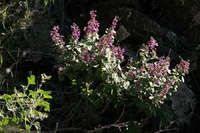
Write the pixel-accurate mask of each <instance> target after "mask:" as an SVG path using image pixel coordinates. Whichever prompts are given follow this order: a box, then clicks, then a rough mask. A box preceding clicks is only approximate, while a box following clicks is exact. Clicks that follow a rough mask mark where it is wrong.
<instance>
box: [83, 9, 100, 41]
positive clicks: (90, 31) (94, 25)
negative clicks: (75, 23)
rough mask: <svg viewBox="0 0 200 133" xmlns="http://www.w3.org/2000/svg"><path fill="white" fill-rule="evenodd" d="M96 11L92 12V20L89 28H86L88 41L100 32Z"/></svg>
mask: <svg viewBox="0 0 200 133" xmlns="http://www.w3.org/2000/svg"><path fill="white" fill-rule="evenodd" d="M95 13H96V10H92V11H90V20H89V22H88V26H87V27H84V31H85V33H86V39H88V38H90V37H92V36H95V35H96V34H97V33H98V31H99V22H98V21H97V20H96V14H95Z"/></svg>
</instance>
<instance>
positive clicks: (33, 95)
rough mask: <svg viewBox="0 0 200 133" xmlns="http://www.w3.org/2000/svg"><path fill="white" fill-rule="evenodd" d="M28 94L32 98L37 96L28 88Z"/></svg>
mask: <svg viewBox="0 0 200 133" xmlns="http://www.w3.org/2000/svg"><path fill="white" fill-rule="evenodd" d="M29 95H30V96H32V98H34V99H35V98H36V97H37V92H35V91H32V90H29Z"/></svg>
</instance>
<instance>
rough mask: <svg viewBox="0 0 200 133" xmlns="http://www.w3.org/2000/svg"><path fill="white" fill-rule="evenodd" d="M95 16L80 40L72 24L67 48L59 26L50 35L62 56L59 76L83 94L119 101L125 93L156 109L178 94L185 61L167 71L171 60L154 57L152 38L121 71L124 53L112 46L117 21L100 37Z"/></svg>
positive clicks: (78, 30) (187, 65) (186, 69)
mask: <svg viewBox="0 0 200 133" xmlns="http://www.w3.org/2000/svg"><path fill="white" fill-rule="evenodd" d="M95 13H96V11H91V12H90V16H91V19H90V20H89V22H88V26H87V27H85V28H84V31H85V36H84V37H83V38H82V39H80V29H79V27H78V26H77V25H76V24H75V23H74V24H73V25H72V26H71V30H72V37H71V41H70V42H69V43H68V44H65V43H64V42H63V39H62V38H63V36H62V35H60V34H59V28H58V26H55V27H54V28H53V30H52V31H51V36H52V40H53V41H54V43H55V44H56V45H57V46H58V47H59V48H60V49H61V50H62V53H63V55H62V58H63V60H62V63H63V66H62V67H61V68H62V69H60V71H62V72H61V73H60V74H61V75H66V76H67V77H68V78H69V79H71V80H72V81H73V83H72V85H73V86H76V87H80V88H81V90H82V93H83V94H87V95H89V96H92V97H93V96H97V97H100V98H107V99H109V98H111V99H112V98H117V99H120V97H121V96H123V94H124V92H128V94H129V95H131V96H134V97H135V98H136V99H138V100H140V101H141V102H142V103H145V104H148V105H150V106H153V107H158V106H159V105H160V104H162V103H163V102H164V100H165V99H166V98H167V97H168V96H170V95H172V94H173V93H174V92H176V91H177V88H178V85H179V83H180V82H181V81H183V77H184V76H185V74H188V69H189V62H188V61H184V60H183V59H182V60H181V63H180V64H178V65H177V66H176V67H175V68H173V69H170V68H169V67H170V57H169V56H167V57H158V56H157V55H156V47H157V46H158V43H157V41H156V40H155V39H154V38H153V37H151V38H150V41H149V42H148V44H147V45H145V44H143V45H142V48H141V49H140V50H139V59H138V60H134V59H129V62H128V64H127V65H125V66H123V69H122V66H121V64H122V62H123V61H124V52H125V49H122V48H120V47H119V46H115V45H114V38H115V34H116V31H115V28H116V26H117V22H118V17H115V18H114V20H113V22H112V25H111V27H110V28H108V29H107V30H106V31H105V34H104V35H102V36H101V37H99V35H98V31H99V30H98V28H99V23H98V21H97V20H96V14H95Z"/></svg>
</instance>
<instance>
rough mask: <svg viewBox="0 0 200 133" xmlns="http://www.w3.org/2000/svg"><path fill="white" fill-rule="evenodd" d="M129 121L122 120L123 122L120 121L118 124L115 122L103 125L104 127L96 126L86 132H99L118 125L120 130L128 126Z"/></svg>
mask: <svg viewBox="0 0 200 133" xmlns="http://www.w3.org/2000/svg"><path fill="white" fill-rule="evenodd" d="M128 123H129V122H122V123H118V124H116V123H115V124H110V125H106V126H102V127H99V128H96V129H94V130H88V131H87V132H86V133H97V132H101V131H102V130H104V129H109V128H111V127H116V128H118V129H119V130H121V128H122V127H126V126H127V124H128Z"/></svg>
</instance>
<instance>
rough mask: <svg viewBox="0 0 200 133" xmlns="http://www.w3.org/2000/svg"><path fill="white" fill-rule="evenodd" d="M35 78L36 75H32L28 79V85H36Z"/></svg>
mask: <svg viewBox="0 0 200 133" xmlns="http://www.w3.org/2000/svg"><path fill="white" fill-rule="evenodd" d="M35 84H36V83H35V76H34V75H30V77H28V85H35Z"/></svg>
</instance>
